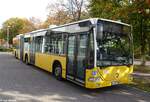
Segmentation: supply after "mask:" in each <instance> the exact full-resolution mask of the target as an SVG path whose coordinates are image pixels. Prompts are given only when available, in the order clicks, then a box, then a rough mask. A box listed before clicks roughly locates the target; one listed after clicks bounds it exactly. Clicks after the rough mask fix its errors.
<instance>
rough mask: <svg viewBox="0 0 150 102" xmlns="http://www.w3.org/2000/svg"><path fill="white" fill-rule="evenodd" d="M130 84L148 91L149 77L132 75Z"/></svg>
mask: <svg viewBox="0 0 150 102" xmlns="http://www.w3.org/2000/svg"><path fill="white" fill-rule="evenodd" d="M130 86H132V87H136V88H138V89H142V90H144V91H147V92H150V78H149V77H134V79H133V83H132V84H131V85H130Z"/></svg>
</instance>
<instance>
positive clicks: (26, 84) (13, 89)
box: [0, 53, 150, 102]
mask: <svg viewBox="0 0 150 102" xmlns="http://www.w3.org/2000/svg"><path fill="white" fill-rule="evenodd" d="M0 102H150V94H149V93H145V92H142V91H140V90H137V89H132V88H129V87H126V86H124V85H119V86H113V87H107V88H101V89H96V90H89V89H85V88H83V87H80V86H78V85H75V84H73V83H71V82H69V81H58V80H56V79H55V78H54V77H53V76H52V75H51V74H49V73H48V72H46V71H43V70H41V69H38V68H36V67H34V66H31V65H29V66H28V65H25V64H24V63H22V62H21V61H19V60H17V59H15V58H14V57H13V55H11V54H8V53H0Z"/></svg>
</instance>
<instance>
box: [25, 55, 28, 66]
mask: <svg viewBox="0 0 150 102" xmlns="http://www.w3.org/2000/svg"><path fill="white" fill-rule="evenodd" d="M25 63H26V64H27V65H28V64H29V63H28V57H27V56H26V57H25Z"/></svg>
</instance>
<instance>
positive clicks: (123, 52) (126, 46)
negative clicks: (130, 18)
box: [97, 21, 133, 66]
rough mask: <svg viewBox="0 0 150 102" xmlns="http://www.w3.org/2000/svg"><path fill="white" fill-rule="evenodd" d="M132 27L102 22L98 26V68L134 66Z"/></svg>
mask: <svg viewBox="0 0 150 102" xmlns="http://www.w3.org/2000/svg"><path fill="white" fill-rule="evenodd" d="M132 50H133V49H132V37H131V27H130V26H126V25H122V24H118V23H113V22H107V21H103V22H102V21H100V22H99V23H98V25H97V66H111V65H131V64H133V53H132Z"/></svg>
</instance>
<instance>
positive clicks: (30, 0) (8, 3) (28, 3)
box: [0, 0, 55, 27]
mask: <svg viewBox="0 0 150 102" xmlns="http://www.w3.org/2000/svg"><path fill="white" fill-rule="evenodd" d="M54 1H55V0H0V27H1V25H2V23H3V22H4V21H5V20H7V19H9V18H11V17H26V18H30V17H37V18H40V19H41V20H45V19H46V16H47V14H48V12H47V10H46V7H47V5H48V3H51V2H54Z"/></svg>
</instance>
